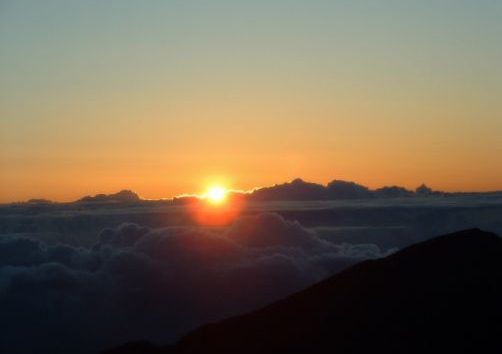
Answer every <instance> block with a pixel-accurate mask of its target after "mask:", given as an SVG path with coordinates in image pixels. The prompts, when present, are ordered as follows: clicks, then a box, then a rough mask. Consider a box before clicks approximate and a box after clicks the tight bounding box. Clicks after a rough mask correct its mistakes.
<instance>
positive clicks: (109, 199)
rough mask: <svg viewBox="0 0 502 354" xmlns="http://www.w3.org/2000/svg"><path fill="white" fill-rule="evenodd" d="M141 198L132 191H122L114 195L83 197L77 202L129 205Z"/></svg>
mask: <svg viewBox="0 0 502 354" xmlns="http://www.w3.org/2000/svg"><path fill="white" fill-rule="evenodd" d="M140 200H141V198H140V197H139V196H138V195H137V194H136V193H134V192H133V191H130V190H127V189H124V190H121V191H120V192H117V193H114V194H96V195H95V196H85V197H83V198H81V199H79V200H78V201H77V202H86V203H130V202H137V201H140Z"/></svg>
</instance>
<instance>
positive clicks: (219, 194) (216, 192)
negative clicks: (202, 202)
mask: <svg viewBox="0 0 502 354" xmlns="http://www.w3.org/2000/svg"><path fill="white" fill-rule="evenodd" d="M226 195H227V191H226V190H225V188H223V187H221V186H212V187H210V188H209V189H208V190H207V192H206V194H205V197H206V199H207V200H208V201H209V202H211V203H213V204H221V203H222V202H223V201H224V200H225V197H226Z"/></svg>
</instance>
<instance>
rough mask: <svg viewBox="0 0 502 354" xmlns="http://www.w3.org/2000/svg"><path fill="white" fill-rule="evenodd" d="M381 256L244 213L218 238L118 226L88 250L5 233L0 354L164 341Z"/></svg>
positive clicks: (187, 230)
mask: <svg viewBox="0 0 502 354" xmlns="http://www.w3.org/2000/svg"><path fill="white" fill-rule="evenodd" d="M388 252H389V251H386V252H382V251H381V250H380V249H379V248H378V247H377V246H376V245H374V244H360V245H351V244H334V243H331V242H328V241H326V240H323V239H321V238H319V237H318V235H317V234H316V233H315V232H313V231H311V230H307V229H305V228H303V227H302V226H301V225H300V224H299V223H297V222H292V221H288V220H285V219H283V218H282V217H281V216H279V215H277V214H256V215H249V216H243V217H241V218H239V219H237V220H236V221H235V223H234V224H233V225H232V226H231V227H229V228H228V229H226V230H225V231H222V232H221V231H220V232H217V231H214V230H210V229H202V228H195V227H168V228H161V229H151V228H147V227H142V226H139V225H136V224H131V223H125V224H122V225H120V226H118V227H117V228H113V229H105V230H103V231H102V232H101V233H100V234H99V237H98V240H97V242H96V243H95V244H94V245H93V246H92V247H90V248H81V247H76V246H72V245H68V244H61V243H58V244H46V243H44V242H42V241H40V240H37V239H33V238H26V237H19V236H3V237H2V238H0V313H1V320H0V321H1V338H0V352H2V353H10V354H15V353H33V352H38V353H53V354H57V353H93V352H97V351H98V350H100V349H103V348H106V347H110V346H113V345H116V344H120V343H124V342H128V341H131V340H137V339H149V340H152V341H154V342H158V343H165V342H166V341H172V340H175V339H176V338H178V337H179V335H181V334H182V333H184V332H186V331H187V330H189V329H191V328H193V327H195V326H197V325H200V324H202V323H204V322H207V321H214V320H216V319H221V318H225V317H228V316H229V315H232V314H236V313H240V312H243V311H247V310H251V309H254V308H257V307H258V306H261V305H264V304H266V303H269V302H271V301H273V300H276V299H279V298H281V297H283V296H286V295H288V294H290V293H292V292H294V291H297V290H299V289H301V288H304V287H306V286H308V285H310V284H313V283H315V282H317V281H319V280H321V279H323V278H326V277H327V276H329V275H331V274H334V273H336V272H338V271H340V270H342V269H344V268H346V267H347V266H349V265H352V264H354V263H356V262H358V261H361V260H364V259H368V258H375V257H381V256H384V255H386V254H387V253H388Z"/></svg>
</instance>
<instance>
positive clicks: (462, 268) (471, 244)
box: [106, 229, 502, 354]
mask: <svg viewBox="0 0 502 354" xmlns="http://www.w3.org/2000/svg"><path fill="white" fill-rule="evenodd" d="M501 299H502V239H501V238H499V237H498V236H497V235H495V234H493V233H488V232H483V231H481V230H479V229H469V230H465V231H461V232H456V233H452V234H448V235H444V236H440V237H437V238H434V239H431V240H428V241H425V242H423V243H420V244H416V245H414V246H410V247H408V248H405V249H403V250H402V251H400V252H397V253H395V254H393V255H391V256H389V257H386V258H383V259H379V260H372V261H366V262H363V263H360V264H358V265H356V266H354V267H352V268H350V269H348V270H346V271H344V272H342V273H339V274H337V275H335V276H333V277H331V278H329V279H327V280H325V281H323V282H320V283H318V284H316V285H314V286H312V287H310V288H308V289H306V290H304V291H301V292H299V293H296V294H294V295H292V296H289V297H287V298H286V299H284V300H281V301H278V302H276V303H274V304H272V305H269V306H267V307H265V308H263V309H261V310H258V311H255V312H252V313H249V314H245V315H242V316H238V317H233V318H230V319H227V320H224V321H222V322H219V323H214V324H209V325H206V326H203V327H201V328H199V329H197V330H195V331H193V332H191V333H189V334H188V335H187V336H185V337H184V338H182V339H181V340H180V341H179V342H178V343H176V344H175V345H174V346H169V347H158V348H144V350H143V349H138V351H126V350H127V348H128V347H127V346H125V347H123V349H122V351H108V352H106V353H107V354H126V353H138V354H140V353H142V354H154V353H155V354H158V353H164V354H167V353H176V354H180V353H183V354H185V353H190V354H199V353H218V354H235V353H239V354H255V353H264V354H267V353H285V354H288V353H294V354H299V353H302V354H303V353H305V354H307V353H344V354H346V353H368V352H377V353H380V352H382V353H383V352H385V353H502V341H501V340H500V338H502V301H501Z"/></svg>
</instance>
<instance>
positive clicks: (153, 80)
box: [0, 0, 502, 202]
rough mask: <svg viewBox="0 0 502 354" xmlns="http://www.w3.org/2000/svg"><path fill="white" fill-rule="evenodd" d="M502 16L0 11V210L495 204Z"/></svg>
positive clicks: (441, 10) (350, 4) (350, 10)
mask: <svg viewBox="0 0 502 354" xmlns="http://www.w3.org/2000/svg"><path fill="white" fill-rule="evenodd" d="M501 33H502V1H499V0H478V1H467V0H439V1H438V0H435V1H432V0H423V1H408V0H399V1H398V0H380V1H374V0H371V1H370V0H368V1H361V0H352V1H337V0H329V1H328V0H308V1H296V0H290V1H285V0H266V1H265V0H254V1H239V0H232V1H230V0H228V1H222V0H211V1H209V0H206V1H202V0H201V1H195V0H179V1H174V0H173V1H168V0H166V1H155V0H151V1H139V0H138V1H127V0H121V1H118V0H109V1H97V0H96V1H93V0H88V1H75V0H65V1H63V0H61V1H53V0H47V1H44V2H41V1H38V0H31V1H30V0H17V1H14V0H11V1H7V0H0V201H1V202H5V201H15V200H25V199H29V198H49V199H53V200H61V201H67V200H74V199H77V198H78V197H80V196H82V195H86V194H95V193H109V192H115V191H117V190H120V189H123V188H128V189H133V190H135V191H136V192H138V193H139V194H140V195H141V196H143V197H146V198H161V197H171V196H174V195H177V194H181V193H198V192H200V191H203V190H204V189H206V188H207V186H208V185H210V184H214V183H218V184H223V185H225V186H227V187H229V188H236V189H244V190H245V189H250V188H254V187H259V186H264V185H270V184H274V183H281V182H284V181H287V180H291V179H293V178H296V177H301V178H303V179H305V180H310V181H314V182H319V183H327V182H329V181H330V180H332V179H335V178H336V179H345V180H353V181H356V182H358V183H362V184H365V185H367V186H369V187H379V186H382V185H389V184H392V185H393V184H398V185H403V186H406V187H410V188H411V187H416V186H417V185H418V184H421V183H423V182H425V183H427V184H429V185H431V186H432V187H434V188H435V189H442V190H447V191H459V190H472V191H481V190H495V189H502V164H501V163H500V159H501V157H502V100H501V94H502V68H501V65H500V63H501V62H502V37H501V35H500V34H501Z"/></svg>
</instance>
